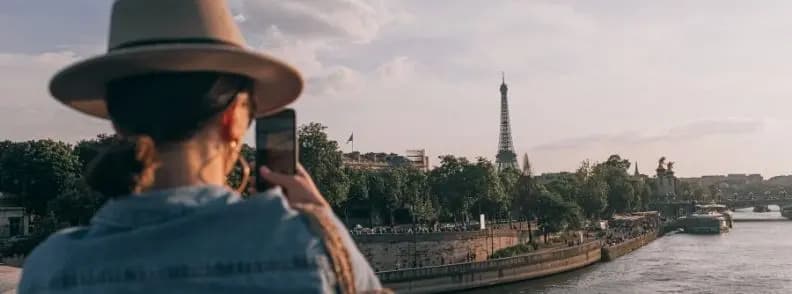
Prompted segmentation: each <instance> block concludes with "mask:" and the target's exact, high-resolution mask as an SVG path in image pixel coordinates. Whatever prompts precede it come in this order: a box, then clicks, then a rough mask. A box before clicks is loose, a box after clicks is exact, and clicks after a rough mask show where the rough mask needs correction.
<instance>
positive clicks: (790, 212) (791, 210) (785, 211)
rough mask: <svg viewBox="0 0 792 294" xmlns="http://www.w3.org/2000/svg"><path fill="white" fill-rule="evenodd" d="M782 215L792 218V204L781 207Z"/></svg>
mask: <svg viewBox="0 0 792 294" xmlns="http://www.w3.org/2000/svg"><path fill="white" fill-rule="evenodd" d="M781 216H783V217H785V218H788V219H792V205H789V206H784V207H781Z"/></svg>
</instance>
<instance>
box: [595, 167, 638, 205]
mask: <svg viewBox="0 0 792 294" xmlns="http://www.w3.org/2000/svg"><path fill="white" fill-rule="evenodd" d="M629 168H630V161H629V160H627V159H622V158H621V156H619V155H611V156H610V157H608V160H607V161H605V162H603V163H600V164H598V165H596V166H595V167H594V173H596V174H598V176H601V177H603V179H604V180H605V182H606V183H607V185H608V198H607V199H608V206H607V211H608V214H609V215H610V214H612V213H623V212H627V211H630V210H631V208H632V206H633V202H634V200H635V189H634V188H633V186H632V184H631V183H630V180H631V177H630V175H629V173H628V170H629Z"/></svg>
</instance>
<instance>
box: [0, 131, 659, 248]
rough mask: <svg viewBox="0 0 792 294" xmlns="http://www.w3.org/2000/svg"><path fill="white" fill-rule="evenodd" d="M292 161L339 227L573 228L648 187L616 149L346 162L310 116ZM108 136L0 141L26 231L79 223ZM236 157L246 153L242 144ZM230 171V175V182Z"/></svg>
mask: <svg viewBox="0 0 792 294" xmlns="http://www.w3.org/2000/svg"><path fill="white" fill-rule="evenodd" d="M298 133H299V137H300V144H299V145H300V161H301V162H302V164H303V165H304V166H305V167H306V169H307V170H308V171H309V173H310V174H311V175H312V176H313V178H314V180H315V182H316V184H317V186H318V188H319V189H320V190H321V192H322V193H323V195H325V197H326V198H327V199H328V201H329V202H330V203H331V205H332V206H333V208H334V210H335V211H336V212H337V213H338V214H339V215H340V216H341V217H342V219H344V220H346V221H348V225H355V224H363V225H395V224H409V223H434V222H465V221H468V220H473V219H478V215H479V214H482V213H483V214H485V215H487V219H490V220H491V219H531V220H533V219H535V220H537V221H538V222H539V224H540V226H541V227H542V228H543V229H544V230H545V231H547V232H555V231H560V230H564V229H567V228H570V227H579V226H582V225H584V224H585V223H586V222H587V221H588V220H597V219H600V218H607V217H610V216H611V215H612V214H613V213H619V212H627V211H633V210H643V209H645V208H646V207H647V204H648V202H649V196H650V195H652V186H651V184H652V183H651V182H652V181H649V180H648V179H647V178H646V177H636V176H631V175H629V174H628V170H629V168H630V162H629V161H628V160H626V159H622V158H621V157H619V156H618V155H613V156H610V157H609V158H608V159H607V160H606V161H604V162H601V163H591V162H588V161H585V162H583V163H582V164H581V166H580V168H579V169H578V170H577V171H575V172H564V173H557V174H544V175H541V176H535V175H533V174H532V173H531V169H530V164H529V162H528V160H527V158H526V159H525V160H524V163H523V166H525V168H524V169H523V170H512V169H507V170H502V171H498V170H497V169H496V167H495V166H494V165H493V163H492V162H490V161H489V160H487V159H484V158H477V159H475V160H468V159H466V158H464V157H456V156H453V155H444V156H441V157H440V158H439V159H440V162H439V166H437V167H435V168H433V169H432V170H430V171H428V172H424V171H421V170H417V169H415V168H413V167H412V166H410V165H409V163H405V164H403V165H395V166H393V167H392V168H388V169H381V170H362V169H347V168H345V167H344V163H343V156H342V152H341V150H340V147H339V145H338V143H337V142H336V141H333V140H330V139H329V138H328V136H327V134H326V132H325V127H324V126H322V125H321V124H318V123H310V124H307V125H303V126H301V127H300V128H299V130H298ZM115 140H117V139H116V138H115V137H114V136H109V135H99V136H98V137H97V138H94V139H91V140H84V141H80V142H78V143H76V144H74V145H71V144H67V143H64V142H57V141H53V140H37V141H27V142H10V141H2V142H0V191H2V192H4V193H8V194H12V195H17V196H19V200H20V203H21V205H23V206H24V207H25V208H27V209H28V211H29V212H30V213H31V214H33V215H34V216H35V218H36V221H35V223H34V225H35V229H34V231H35V232H40V234H48V233H49V232H51V231H52V230H54V229H57V228H59V227H64V226H72V225H82V224H87V223H88V222H89V221H90V218H91V216H92V215H93V213H94V212H95V211H96V210H97V209H98V208H99V207H100V206H101V205H102V203H104V201H106V199H105V198H104V197H103V196H102V195H99V194H98V193H95V192H93V191H91V190H90V189H89V188H88V187H87V186H86V185H85V183H84V181H83V174H84V172H85V170H86V168H87V166H88V164H89V163H90V162H91V161H92V160H93V159H94V158H95V157H96V156H97V155H98V154H99V153H100V152H101V151H102V150H103V149H104V148H105V147H106V146H108V145H110V144H112V143H113V142H114V141H115ZM243 156H245V157H246V158H247V159H248V160H249V161H253V160H254V150H253V149H252V148H251V147H250V146H244V148H243ZM239 178H240V175H239V171H238V170H236V171H235V172H234V173H232V175H231V176H230V177H229V183H230V185H231V186H234V187H235V186H236V185H237V183H238V182H239Z"/></svg>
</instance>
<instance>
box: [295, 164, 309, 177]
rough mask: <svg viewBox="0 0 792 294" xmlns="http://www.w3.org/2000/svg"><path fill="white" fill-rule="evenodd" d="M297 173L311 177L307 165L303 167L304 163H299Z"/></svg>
mask: <svg viewBox="0 0 792 294" xmlns="http://www.w3.org/2000/svg"><path fill="white" fill-rule="evenodd" d="M297 175H298V176H301V177H309V175H308V172H307V171H305V167H303V165H302V163H298V164H297Z"/></svg>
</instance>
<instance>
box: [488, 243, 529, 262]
mask: <svg viewBox="0 0 792 294" xmlns="http://www.w3.org/2000/svg"><path fill="white" fill-rule="evenodd" d="M536 249H537V246H536V244H533V243H524V244H517V245H515V246H510V247H506V248H503V249H500V250H498V251H495V253H493V254H492V255H490V258H505V257H512V256H518V255H523V254H527V253H531V252H534V251H536Z"/></svg>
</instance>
